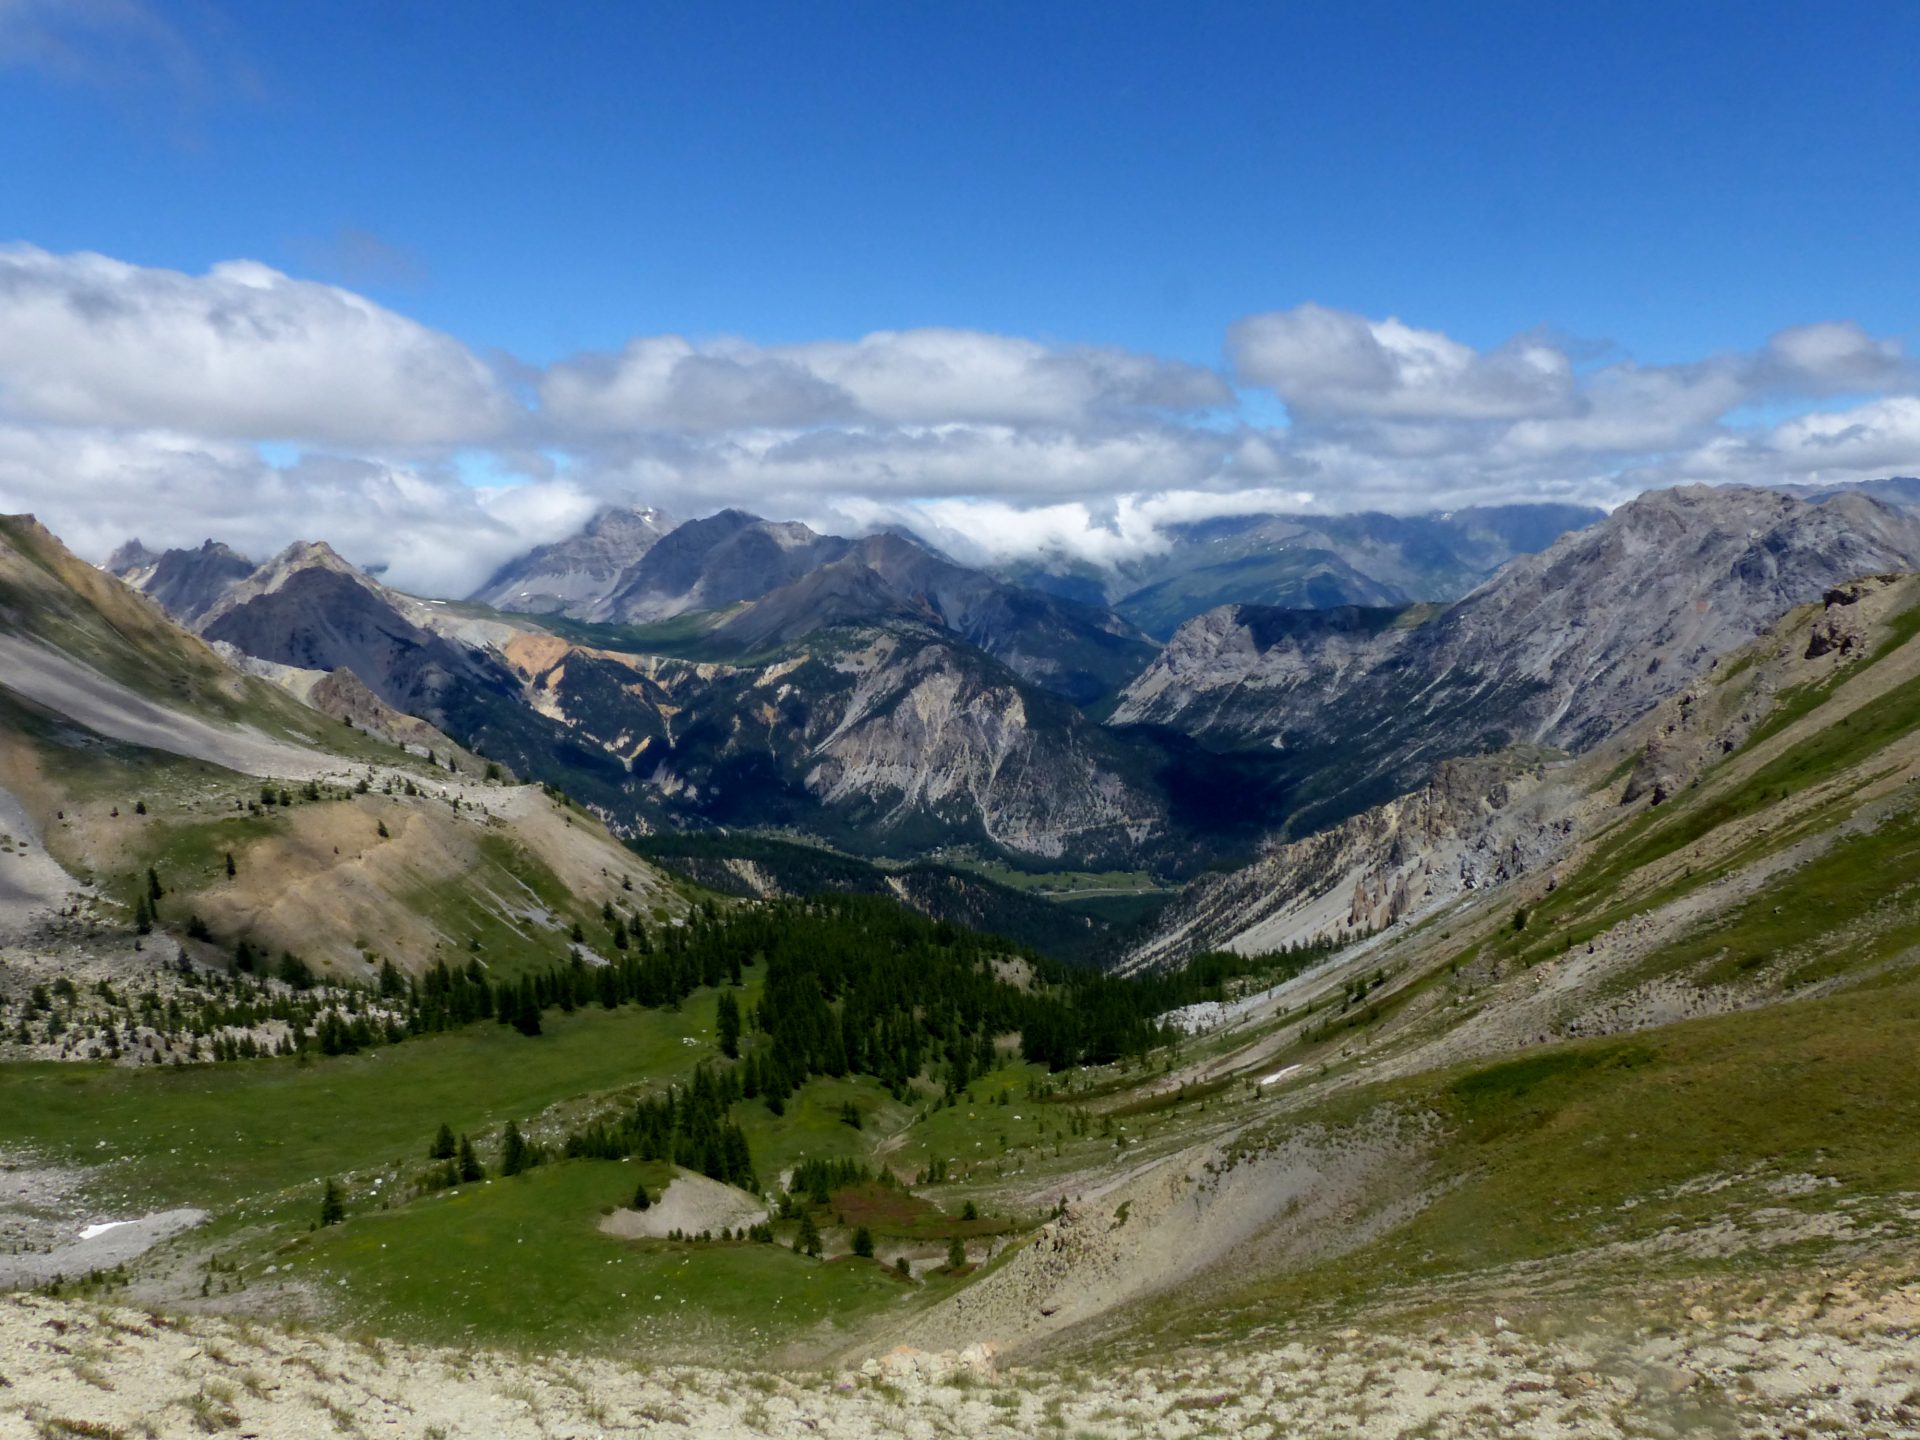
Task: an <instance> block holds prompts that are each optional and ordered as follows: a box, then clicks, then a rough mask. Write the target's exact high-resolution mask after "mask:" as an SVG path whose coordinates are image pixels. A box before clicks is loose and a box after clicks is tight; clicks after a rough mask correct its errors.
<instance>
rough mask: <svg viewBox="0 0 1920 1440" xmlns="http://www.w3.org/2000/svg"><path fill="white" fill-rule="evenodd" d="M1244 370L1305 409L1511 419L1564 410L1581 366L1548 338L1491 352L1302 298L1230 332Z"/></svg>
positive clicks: (1231, 349)
mask: <svg viewBox="0 0 1920 1440" xmlns="http://www.w3.org/2000/svg"><path fill="white" fill-rule="evenodd" d="M1227 350H1228V353H1229V354H1230V355H1231V356H1232V359H1233V365H1234V369H1235V371H1236V372H1237V373H1238V374H1239V376H1240V378H1241V379H1242V380H1243V381H1245V382H1246V383H1247V384H1250V385H1257V386H1261V387H1263V388H1265V389H1268V390H1271V391H1273V393H1274V394H1276V395H1278V396H1279V397H1280V398H1281V399H1282V400H1284V401H1286V403H1287V407H1288V409H1289V410H1291V411H1292V412H1293V413H1294V414H1295V415H1298V416H1343V415H1360V416H1372V417H1376V418H1380V419H1396V420H1510V419H1519V418H1522V417H1529V416H1541V415H1552V414H1557V413H1559V412H1560V411H1562V410H1563V409H1565V408H1566V406H1567V405H1568V404H1569V403H1570V401H1571V399H1572V394H1573V366H1572V363H1571V362H1570V361H1569V360H1568V358H1567V356H1566V354H1565V353H1564V352H1563V351H1561V350H1560V349H1558V348H1557V347H1555V346H1553V345H1550V344H1547V343H1545V342H1544V341H1539V340H1531V339H1527V338H1524V337H1516V338H1515V339H1513V340H1510V341H1508V342H1507V343H1506V344H1505V345H1502V346H1501V347H1500V348H1499V349H1497V350H1490V351H1487V352H1485V353H1481V352H1479V351H1476V350H1474V349H1473V348H1472V347H1470V346H1467V345H1463V344H1461V343H1460V342H1459V341H1457V340H1454V339H1451V338H1449V337H1448V336H1446V335H1443V334H1441V333H1440V332H1439V331H1437V330H1417V329H1415V328H1414V327H1412V326H1411V325H1407V324H1404V323H1402V322H1401V321H1400V320H1398V319H1395V318H1392V317H1389V318H1388V319H1385V320H1369V319H1367V318H1366V317H1365V316H1362V315H1355V314H1352V313H1351V312H1349V311H1345V310H1330V309H1328V308H1326V307H1325V306H1322V305H1301V306H1297V307H1296V308H1294V309H1292V310H1281V311H1276V312H1274V313H1271V314H1266V315H1253V316H1249V317H1248V318H1247V319H1244V320H1241V321H1239V322H1238V323H1237V324H1235V325H1234V326H1233V327H1232V328H1231V329H1230V330H1229V331H1228V332H1227Z"/></svg>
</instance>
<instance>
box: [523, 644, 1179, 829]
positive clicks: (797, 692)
mask: <svg viewBox="0 0 1920 1440" xmlns="http://www.w3.org/2000/svg"><path fill="white" fill-rule="evenodd" d="M508 657H509V659H510V660H511V661H512V662H513V663H514V665H515V666H516V668H517V669H518V670H519V671H520V674H521V678H522V681H523V683H524V685H525V688H526V691H527V693H528V694H529V695H530V696H531V697H532V699H533V701H534V703H535V704H537V705H538V706H539V707H540V709H541V711H542V713H543V714H544V715H546V716H549V717H551V718H552V719H554V720H555V721H557V722H558V723H560V724H561V725H563V726H565V727H566V730H567V732H568V734H569V737H570V740H571V743H572V744H573V745H574V746H576V747H579V748H585V747H589V746H590V747H593V748H595V749H597V750H598V751H600V752H602V754H603V755H604V756H606V757H607V758H609V759H610V760H612V761H613V762H614V763H617V764H619V765H621V766H623V767H624V768H625V770H626V771H627V773H628V774H629V776H630V777H631V778H630V781H629V784H628V789H629V792H630V793H631V794H632V795H633V796H634V798H635V801H636V803H638V804H641V805H643V806H645V807H648V808H652V809H655V810H657V811H658V812H659V813H660V814H662V815H664V816H666V817H671V818H673V819H676V820H680V821H688V820H698V821H704V822H710V823H714V824H722V825H728V826H767V825H798V826H801V827H803V828H806V829H808V830H810V831H812V832H813V833H815V834H819V835H823V836H826V837H827V838H830V839H833V840H835V841H836V842H838V843H840V844H843V845H845V846H846V847H847V848H850V849H855V850H858V851H862V852H866V853H874V852H887V853H895V854H911V853H914V852H916V851H917V850H920V849H924V848H926V847H928V846H931V845H936V844H943V843H952V842H954V841H957V840H987V841H992V842H994V843H997V844H1001V845H1004V846H1006V847H1007V848H1009V849H1011V850H1016V851H1020V852H1022V853H1025V854H1029V855H1033V856H1036V857H1044V858H1048V859H1072V860H1076V861H1079V860H1084V861H1086V862H1088V863H1105V862H1110V861H1116V860H1120V859H1124V858H1127V857H1129V856H1133V855H1135V854H1136V852H1137V847H1138V846H1139V845H1141V844H1142V843H1144V842H1145V841H1147V840H1149V839H1151V838H1153V837H1155V836H1156V835H1158V834H1159V833H1160V832H1161V831H1162V829H1163V828H1164V825H1165V818H1166V812H1165V806H1164V803H1163V802H1162V801H1161V800H1160V799H1159V797H1157V796H1156V795H1154V794H1153V793H1151V792H1150V791H1149V790H1147V789H1145V788H1143V787H1141V786H1139V785H1138V784H1136V783H1135V782H1134V781H1132V780H1130V779H1128V778H1126V770H1127V763H1126V756H1125V754H1124V751H1123V749H1122V747H1121V746H1119V745H1118V744H1116V743H1115V741H1114V740H1113V738H1112V737H1111V736H1109V735H1107V734H1106V733H1105V732H1103V731H1102V730H1101V729H1100V727H1098V726H1096V725H1094V724H1093V723H1092V722H1090V721H1088V720H1087V719H1086V718H1085V717H1084V716H1082V715H1081V714H1080V713H1079V712H1078V711H1077V710H1075V709H1074V708H1073V707H1072V706H1070V705H1068V704H1066V703H1065V702H1064V701H1061V700H1058V699H1056V698H1054V697H1053V696H1050V695H1048V694H1046V693H1044V692H1040V691H1036V690H1034V689H1032V688H1030V687H1028V686H1027V685H1025V684H1024V683H1022V682H1021V681H1020V680H1019V678H1018V677H1017V676H1015V675H1013V674H1012V673H1011V672H1010V671H1008V670H1007V669H1006V668H1005V667H1003V666H1001V665H999V664H997V663H996V662H994V661H993V660H991V659H990V658H989V657H987V656H985V655H984V654H982V653H981V652H980V651H978V650H976V649H974V648H972V647H970V646H966V645H961V644H958V643H955V642H954V641H953V640H952V639H951V638H950V637H948V636H947V635H945V634H944V633H943V632H941V631H938V630H935V629H932V628H931V627H925V626H918V627H916V626H907V625H901V626H898V627H895V628H888V629H873V630H866V631H858V632H849V631H845V630H840V631H835V632H833V633H832V634H830V635H825V636H822V637H820V643H819V644H818V645H817V646H815V647H812V648H811V649H810V650H809V651H808V652H806V653H800V654H791V655H789V656H787V657H786V658H783V659H780V660H777V661H773V662H769V663H765V664H750V665H721V664H712V663H704V664H696V663H692V662H688V661H683V660H672V659H666V658H664V657H658V656H632V655H619V654H614V653H610V652H604V651H593V650H586V649H581V648H579V647H574V646H567V645H564V644H560V643H558V642H547V643H544V644H540V643H532V642H529V643H525V644H520V645H515V646H512V647H509V650H508Z"/></svg>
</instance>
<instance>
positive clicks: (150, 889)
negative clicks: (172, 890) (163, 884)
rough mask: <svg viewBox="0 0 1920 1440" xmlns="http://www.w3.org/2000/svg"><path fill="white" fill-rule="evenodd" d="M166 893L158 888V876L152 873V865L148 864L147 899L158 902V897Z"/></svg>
mask: <svg viewBox="0 0 1920 1440" xmlns="http://www.w3.org/2000/svg"><path fill="white" fill-rule="evenodd" d="M166 893H167V892H166V891H164V890H162V889H161V888H160V877H159V876H158V875H156V874H155V873H154V869H153V867H152V866H151V865H149V866H148V867H147V899H149V900H151V901H153V902H154V903H155V904H158V903H159V900H160V897H161V896H162V895H164V894H166Z"/></svg>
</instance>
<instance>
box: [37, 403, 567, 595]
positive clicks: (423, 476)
mask: <svg viewBox="0 0 1920 1440" xmlns="http://www.w3.org/2000/svg"><path fill="white" fill-rule="evenodd" d="M600 503H601V502H600V500H599V498H598V497H596V496H593V495H589V494H587V493H586V492H584V491H582V490H580V489H578V488H577V487H575V486H573V485H572V484H570V483H569V482H565V481H548V482H540V483H532V484H527V485H518V486H512V487H508V488H505V489H478V488H475V487H473V486H470V485H466V484H464V483H462V482H461V481H460V480H459V479H458V478H457V477H456V476H455V475H454V474H453V473H452V472H451V471H450V470H447V469H442V468H433V469H425V468H415V467H410V466H405V465H398V464H389V463H383V462H377V461H368V460H348V459H339V458H335V457H326V456H318V457H307V458H303V459H301V460H299V461H298V462H296V463H294V464H292V465H288V466H275V465H270V464H268V463H266V462H265V461H264V460H262V459H261V458H260V456H259V455H258V454H257V453H256V452H255V450H254V449H253V447H252V446H250V445H243V444H236V443H232V442H207V441H203V440H197V439H194V438H191V437H187V436H183V435H180V434H177V433H172V432H165V431H135V432H113V431H104V430H97V429H75V428H67V427H55V426H20V425H4V424H0V508H4V509H6V510H24V511H31V512H33V513H34V514H35V515H37V516H39V518H40V519H41V520H42V521H43V522H44V523H45V524H46V525H47V526H48V527H49V528H50V529H52V530H53V532H54V533H55V534H57V535H59V536H60V537H61V539H62V540H64V541H66V543H67V544H68V545H69V546H70V547H71V548H72V549H73V550H75V551H76V552H77V553H79V554H80V555H82V556H85V557H86V558H88V559H91V560H94V561H99V560H103V559H104V558H105V557H106V556H107V554H108V553H109V552H110V551H112V549H113V548H114V547H115V546H116V545H118V544H119V543H120V542H121V541H122V540H125V539H127V538H128V537H129V536H133V535H137V536H139V537H140V538H141V539H142V540H144V541H145V542H146V543H147V544H148V545H150V546H152V547H154V548H156V549H166V548H169V547H172V546H192V545H198V544H199V543H200V542H201V541H202V540H203V539H207V538H209V537H211V538H213V539H218V540H224V541H226V542H227V543H228V544H229V545H232V546H233V547H234V548H235V549H237V550H239V551H240V552H241V553H242V554H245V555H249V556H252V557H253V558H255V559H265V558H266V557H268V556H269V555H272V554H274V553H275V552H277V551H279V550H280V549H282V548H284V547H285V546H286V545H288V544H290V543H292V542H293V541H295V540H326V541H327V542H329V543H330V544H332V545H333V546H334V548H335V549H337V550H339V551H340V552H341V554H343V555H345V556H346V557H347V558H348V559H349V560H352V561H353V562H354V563H355V564H359V565H365V566H380V567H385V570H386V578H387V579H388V580H390V581H391V582H392V583H394V584H396V585H399V586H400V587H401V588H403V589H408V590H414V591H418V592H420V593H422V594H427V595H464V594H467V593H469V592H470V591H471V590H472V589H473V588H474V587H475V586H476V585H478V584H479V583H480V581H481V580H482V579H484V578H485V577H486V575H487V574H489V573H490V572H491V571H492V570H493V569H495V568H496V567H497V566H499V565H500V564H501V563H502V562H504V561H505V560H507V559H508V558H510V557H512V556H514V555H517V554H520V553H521V552H522V551H524V550H526V549H528V548H529V547H531V546H533V545H536V544H540V543H542V542H543V541H546V540H554V539H558V538H560V537H561V536H562V535H566V534H570V533H572V532H573V531H574V530H576V529H578V528H579V526H580V525H581V524H582V523H583V522H584V521H585V520H586V519H587V517H588V516H589V515H591V514H592V513H593V511H594V510H595V509H596V508H597V507H598V505H599V504H600Z"/></svg>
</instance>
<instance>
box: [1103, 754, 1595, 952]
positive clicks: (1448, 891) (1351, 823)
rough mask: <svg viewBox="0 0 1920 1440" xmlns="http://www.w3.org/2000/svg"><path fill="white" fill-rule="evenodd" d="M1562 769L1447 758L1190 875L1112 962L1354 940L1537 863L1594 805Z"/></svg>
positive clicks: (1514, 760) (1508, 757)
mask: <svg viewBox="0 0 1920 1440" xmlns="http://www.w3.org/2000/svg"><path fill="white" fill-rule="evenodd" d="M1564 769H1565V767H1564V765H1563V764H1561V763H1557V762H1553V761H1551V760H1548V759H1545V758H1543V757H1542V756H1541V755H1540V754H1538V753H1537V752H1536V753H1531V754H1529V753H1524V752H1508V753H1505V754H1501V755H1494V756H1487V757H1481V758H1477V759H1471V760H1453V761H1449V762H1447V763H1445V764H1443V765H1441V766H1440V767H1439V770H1438V771H1437V772H1436V773H1435V775H1434V777H1433V779H1432V781H1431V782H1430V783H1429V784H1427V785H1424V786H1422V787H1421V788H1420V789H1418V790H1416V791H1414V792H1412V793H1411V794H1408V795H1403V796H1401V797H1399V798H1398V799H1394V800H1390V801H1387V802H1386V803H1385V804H1382V805H1377V806H1374V807H1373V808H1371V809H1369V810H1366V811H1364V812H1362V813H1361V814H1359V815H1356V816H1353V817H1352V818H1351V819H1348V820H1345V821H1342V822H1341V823H1339V824H1337V825H1334V826H1331V827H1329V828H1328V829H1326V830H1323V831H1321V832H1320V833H1318V834H1316V835H1311V836H1308V837H1307V838H1306V839H1303V840H1295V841H1291V842H1288V843H1284V844H1276V845H1272V846H1270V847H1269V848H1268V849H1267V850H1266V851H1265V852H1264V853H1263V854H1262V855H1261V856H1260V858H1259V859H1258V860H1256V861H1255V862H1254V863H1253V864H1251V865H1248V866H1245V867H1243V868H1241V869H1239V870H1234V871H1231V872H1229V873H1225V874H1220V875H1210V876H1207V877H1206V878H1204V879H1202V880H1200V881H1197V882H1195V883H1194V884H1193V885H1190V886H1189V887H1188V888H1187V889H1186V890H1185V891H1184V892H1183V893H1182V894H1181V896H1180V898H1179V899H1178V900H1176V901H1175V902H1174V903H1173V904H1172V905H1170V906H1169V907H1168V908H1167V910H1166V911H1165V912H1164V913H1163V914H1162V916H1161V917H1160V920H1159V922H1158V924H1157V925H1156V926H1155V929H1154V932H1153V934H1152V935H1151V936H1149V937H1148V938H1147V939H1146V940H1145V941H1144V942H1143V943H1142V944H1140V945H1139V946H1138V947H1136V948H1135V949H1134V950H1133V951H1132V952H1131V953H1129V954H1128V955H1127V957H1126V958H1125V960H1124V961H1123V962H1122V964H1121V966H1120V967H1119V968H1120V969H1121V971H1122V972H1124V973H1131V972H1134V971H1139V970H1146V969H1152V968H1154V967H1157V966H1161V965H1166V964H1170V963H1175V962H1178V961H1180V960H1183V959H1185V958H1186V957H1187V956H1189V955H1192V954H1196V953H1199V952H1201V951H1204V950H1213V949H1233V950H1239V951H1241V952H1242V953H1245V954H1257V953H1260V952H1263V951H1270V950H1282V949H1285V948H1287V947H1288V946H1291V945H1305V944H1311V943H1314V942H1317V941H1323V940H1343V939H1359V938H1361V937H1363V936H1366V935H1369V934H1372V933H1373V932H1375V931H1378V930H1384V929H1386V928H1388V927H1389V926H1392V925H1394V924H1397V923H1399V922H1401V921H1404V920H1408V919H1413V918H1417V917H1418V916H1419V915H1421V914H1423V913H1425V912H1426V911H1428V910H1430V909H1432V908H1433V907H1435V906H1436V905H1439V904H1442V903H1444V902H1446V901H1448V900H1451V899H1453V898H1455V897H1456V896H1459V895H1461V894H1463V893H1465V892H1467V891H1471V890H1480V889H1484V888H1486V887H1488V886H1491V885H1497V884H1499V883H1501V882H1502V881H1505V880H1510V879H1512V878H1513V877H1515V876H1516V875H1522V874H1528V873H1532V872H1534V871H1537V870H1539V869H1541V868H1542V867H1543V866H1546V865H1550V864H1551V863H1552V862H1553V861H1554V859H1555V858H1556V857H1558V856H1559V855H1560V854H1562V853H1563V852H1564V851H1565V849H1566V847H1567V846H1568V845H1569V844H1571V843H1572V841H1573V839H1574V838H1575V836H1576V835H1577V834H1578V831H1579V825H1578V819H1577V817H1578V815H1579V813H1580V811H1581V810H1582V809H1583V808H1584V807H1587V806H1589V805H1590V804H1591V802H1590V801H1589V799H1588V797H1587V796H1586V795H1585V794H1584V792H1582V791H1581V790H1579V789H1578V788H1576V787H1574V786H1572V785H1570V784H1568V783H1567V782H1566V778H1565V777H1564V774H1563V771H1564Z"/></svg>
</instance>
